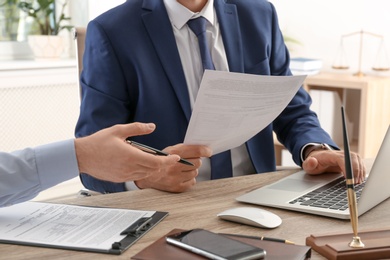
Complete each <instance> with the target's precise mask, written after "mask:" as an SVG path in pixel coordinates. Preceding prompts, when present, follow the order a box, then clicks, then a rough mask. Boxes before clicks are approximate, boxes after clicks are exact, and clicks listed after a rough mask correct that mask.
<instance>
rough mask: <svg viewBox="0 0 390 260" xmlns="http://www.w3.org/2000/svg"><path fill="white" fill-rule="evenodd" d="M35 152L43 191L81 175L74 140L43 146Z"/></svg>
mask: <svg viewBox="0 0 390 260" xmlns="http://www.w3.org/2000/svg"><path fill="white" fill-rule="evenodd" d="M34 152H35V158H36V163H37V166H36V167H37V170H38V176H39V179H40V183H41V187H42V189H47V188H50V187H52V186H54V185H57V184H59V183H61V182H64V181H66V180H70V179H72V178H74V177H77V176H78V175H79V167H78V163H77V158H76V151H75V146H74V139H69V140H66V141H61V142H55V143H50V144H46V145H41V146H38V147H35V148H34Z"/></svg>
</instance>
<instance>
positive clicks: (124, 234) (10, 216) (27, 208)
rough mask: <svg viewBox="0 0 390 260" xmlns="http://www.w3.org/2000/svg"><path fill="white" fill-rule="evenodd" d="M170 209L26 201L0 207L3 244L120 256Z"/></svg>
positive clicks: (0, 228) (0, 227) (0, 232)
mask: <svg viewBox="0 0 390 260" xmlns="http://www.w3.org/2000/svg"><path fill="white" fill-rule="evenodd" d="M166 216H168V212H162V211H143V210H129V209H117V208H102V207H89V206H77V205H66V204H54V203H43V202H25V203H21V204H17V205H13V206H10V207H5V208H0V243H4V244H15V245H25V246H38V247H47V248H58V249H67V250H76V251H87V252H95V253H106V254H115V255H120V254H121V253H123V252H124V251H125V250H127V249H128V248H129V247H130V246H131V245H133V244H134V243H136V242H137V241H138V240H139V239H140V238H141V237H142V236H144V235H145V234H146V233H147V232H149V231H150V230H151V229H152V228H153V227H154V226H156V225H157V224H158V223H159V222H161V221H162V220H163V219H164V218H165V217H166Z"/></svg>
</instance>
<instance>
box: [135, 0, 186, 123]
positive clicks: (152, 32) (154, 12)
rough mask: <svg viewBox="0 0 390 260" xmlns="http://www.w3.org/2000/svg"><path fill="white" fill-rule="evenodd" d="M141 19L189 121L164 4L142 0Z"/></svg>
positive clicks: (183, 78)
mask: <svg viewBox="0 0 390 260" xmlns="http://www.w3.org/2000/svg"><path fill="white" fill-rule="evenodd" d="M142 19H143V22H144V25H145V27H146V30H147V32H148V34H149V36H150V38H151V40H152V42H153V45H154V48H155V50H156V52H157V55H158V56H159V58H160V61H161V64H162V66H163V68H164V70H165V72H166V74H167V76H168V78H169V80H170V82H171V85H172V87H173V89H174V91H175V93H176V96H177V98H178V100H179V102H180V105H181V107H182V109H183V112H184V114H185V116H186V118H187V120H188V121H189V120H190V117H191V106H190V100H189V97H188V89H187V82H186V79H185V76H184V71H183V67H182V65H181V60H180V55H179V52H178V50H177V47H176V40H175V36H174V35H173V31H172V25H171V22H170V20H169V17H168V14H167V12H166V9H165V5H164V2H163V1H162V0H144V3H143V13H142Z"/></svg>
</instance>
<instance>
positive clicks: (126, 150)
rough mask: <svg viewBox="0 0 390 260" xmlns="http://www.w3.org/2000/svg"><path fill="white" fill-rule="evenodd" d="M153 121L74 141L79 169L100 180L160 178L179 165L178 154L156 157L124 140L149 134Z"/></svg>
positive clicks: (152, 128) (119, 180) (118, 180)
mask: <svg viewBox="0 0 390 260" xmlns="http://www.w3.org/2000/svg"><path fill="white" fill-rule="evenodd" d="M155 128H156V126H155V125H154V124H143V123H132V124H126V125H115V126H113V127H110V128H107V129H103V130H101V131H99V132H96V133H95V134H93V135H90V136H87V137H83V138H77V139H76V140H75V149H76V157H77V161H78V165H79V171H80V172H85V173H88V174H89V175H91V176H94V177H96V178H98V179H101V180H106V181H112V182H126V181H133V180H139V179H143V178H146V177H152V178H154V179H158V178H160V175H162V174H163V173H165V172H166V171H167V169H170V167H172V166H176V165H180V163H178V160H179V159H180V157H179V156H178V155H169V156H155V155H152V154H148V153H145V152H143V151H141V150H139V149H137V148H135V147H133V146H131V145H129V144H128V143H126V142H125V139H126V138H127V137H129V136H137V135H145V134H150V133H151V132H153V131H154V129H155Z"/></svg>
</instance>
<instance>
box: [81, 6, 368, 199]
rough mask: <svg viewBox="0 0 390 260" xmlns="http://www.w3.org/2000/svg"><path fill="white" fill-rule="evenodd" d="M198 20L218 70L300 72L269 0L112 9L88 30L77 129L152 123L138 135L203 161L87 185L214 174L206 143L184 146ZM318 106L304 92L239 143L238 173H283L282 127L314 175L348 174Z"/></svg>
mask: <svg viewBox="0 0 390 260" xmlns="http://www.w3.org/2000/svg"><path fill="white" fill-rule="evenodd" d="M199 16H202V17H204V18H205V19H206V20H207V32H206V34H207V40H208V44H209V47H210V49H211V57H212V62H213V64H214V67H215V69H216V70H224V71H231V72H241V73H250V74H257V75H274V76H286V75H291V72H290V70H289V54H288V50H287V48H286V46H285V44H284V41H283V36H282V34H281V32H280V29H279V26H278V20H277V15H276V12H275V9H274V7H273V5H272V4H271V3H269V2H268V1H265V0H177V1H176V0H129V1H127V2H125V3H124V4H122V5H120V6H118V7H116V8H113V9H111V10H109V11H108V12H106V13H104V14H102V15H100V16H99V17H97V18H96V19H94V20H92V21H91V22H90V23H89V25H88V28H87V37H86V46H85V53H84V65H83V67H84V68H83V72H82V75H81V85H82V103H81V113H80V118H79V121H78V123H77V126H76V135H77V136H84V135H89V134H91V133H94V132H96V131H98V130H100V129H102V128H105V127H108V126H111V125H114V124H119V123H128V122H153V123H155V124H156V126H157V127H156V130H155V131H154V132H153V133H152V134H150V135H147V136H139V137H137V138H134V140H135V141H138V142H141V143H144V144H147V145H149V146H152V147H156V148H158V149H164V150H165V151H167V152H169V153H175V154H178V155H180V156H181V157H183V158H186V159H189V160H191V161H193V162H194V163H195V166H187V165H182V164H179V163H178V164H177V165H175V166H173V167H172V168H171V169H170V170H169V171H164V172H162V173H161V175H162V178H161V179H160V180H159V181H158V182H155V181H153V180H149V179H148V178H145V179H142V180H138V181H136V182H135V183H110V182H104V181H100V180H97V179H94V178H93V177H91V176H88V175H82V177H81V178H82V181H83V184H84V185H85V186H86V187H87V188H89V189H92V190H96V191H100V192H118V191H125V190H131V189H136V188H141V189H143V188H155V189H160V190H166V191H171V192H183V191H185V190H188V189H189V188H191V187H192V186H193V185H194V184H195V183H196V181H201V180H207V179H210V176H211V174H210V160H209V159H208V158H202V157H205V156H207V155H206V154H205V153H203V152H202V151H204V149H203V150H202V149H201V147H199V146H196V145H195V146H189V145H184V144H182V142H183V140H184V136H185V133H186V130H187V126H188V123H189V120H190V117H191V110H192V106H193V104H194V102H195V99H196V95H197V91H198V88H199V85H200V80H201V77H202V75H203V67H202V62H201V58H200V51H199V45H198V42H197V38H196V35H195V34H194V33H193V32H192V31H191V30H190V28H189V26H188V25H187V21H189V20H190V19H193V18H196V17H199ZM310 104H311V99H310V96H309V95H308V93H307V92H305V90H304V89H303V88H301V89H300V90H299V91H298V92H297V93H296V95H295V97H294V98H293V100H292V101H291V102H290V104H289V105H288V106H287V107H286V108H285V110H284V111H283V112H282V113H281V114H280V115H279V116H278V117H277V118H276V119H275V121H274V122H273V123H272V124H270V125H269V126H268V127H266V128H265V129H264V130H263V131H261V132H260V133H258V134H257V135H256V136H254V137H253V138H251V139H250V140H249V141H247V142H246V143H244V144H242V145H241V146H239V147H237V148H234V149H232V150H231V151H230V152H231V163H230V162H228V164H231V166H232V169H233V174H232V176H238V175H244V174H251V173H262V172H269V171H274V170H275V157H274V143H273V136H272V132H273V131H274V132H275V133H276V134H277V136H278V139H279V140H280V142H281V143H282V144H283V145H284V146H285V147H286V148H287V149H288V150H289V151H290V152H291V154H292V156H293V159H294V161H295V162H296V164H297V165H300V166H302V167H303V168H304V169H305V170H306V171H307V172H308V173H311V174H317V173H322V172H324V171H334V170H337V171H340V170H343V169H344V160H343V153H342V152H341V151H338V148H337V146H336V144H335V143H334V142H333V141H332V139H331V138H330V137H329V135H328V134H327V133H326V132H325V131H324V130H323V129H322V128H321V127H320V124H319V122H318V119H317V116H316V114H315V113H314V112H312V111H311V110H310V108H309V107H310ZM324 144H327V145H324ZM328 145H329V146H328ZM329 147H332V150H328V148H329ZM309 154H310V156H309ZM201 158H202V163H201ZM306 158H307V159H306ZM352 160H353V167H354V169H355V177H356V178H355V179H356V180H357V181H358V182H360V181H362V179H363V176H364V175H365V168H364V164H363V163H362V160H361V159H360V158H359V156H358V155H357V154H353V156H352ZM107 174H110V173H109V172H108V173H107Z"/></svg>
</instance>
